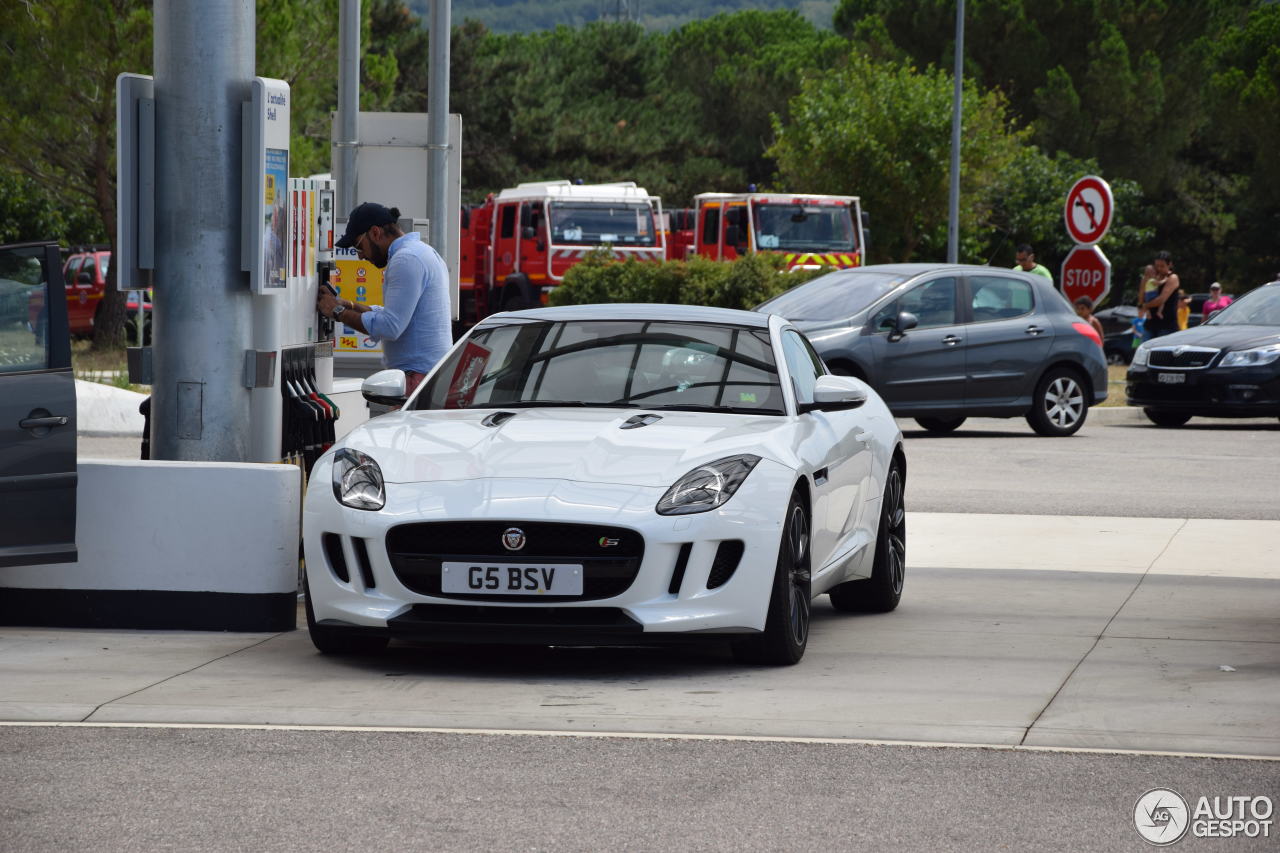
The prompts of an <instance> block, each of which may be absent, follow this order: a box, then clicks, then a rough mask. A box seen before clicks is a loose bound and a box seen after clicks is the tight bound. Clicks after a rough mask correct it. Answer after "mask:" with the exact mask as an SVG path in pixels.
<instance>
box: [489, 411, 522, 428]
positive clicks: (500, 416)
mask: <svg viewBox="0 0 1280 853" xmlns="http://www.w3.org/2000/svg"><path fill="white" fill-rule="evenodd" d="M515 416H516V413H515V412H494V413H493V414H492V415H487V416H485V419H484V420H482V421H481V422H480V425H481V426H487V427H500V426H502V425H503V424H505V423H506V422H507V421H509V420H511V419H512V418H514V417H515Z"/></svg>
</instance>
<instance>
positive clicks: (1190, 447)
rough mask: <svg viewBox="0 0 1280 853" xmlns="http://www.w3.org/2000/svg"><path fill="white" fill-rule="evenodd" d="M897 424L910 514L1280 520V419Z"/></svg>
mask: <svg viewBox="0 0 1280 853" xmlns="http://www.w3.org/2000/svg"><path fill="white" fill-rule="evenodd" d="M1091 414H1093V413H1091ZM898 423H899V426H900V427H901V428H902V432H903V435H904V436H905V437H906V444H907V448H906V449H907V509H908V510H914V511H917V512H986V513H999V514H1007V515H1102V516H1127V517H1137V518H1234V519H1267V520H1275V519H1280V422H1278V421H1275V420H1271V421H1247V422H1246V421H1236V422H1233V421H1221V420H1212V421H1210V420H1200V419H1193V420H1192V421H1191V422H1190V423H1188V424H1187V425H1186V426H1184V427H1181V428H1179V429H1159V428H1156V427H1153V426H1150V425H1146V424H1141V423H1134V424H1112V425H1106V424H1094V423H1089V422H1086V423H1085V426H1084V427H1083V428H1082V429H1081V430H1080V432H1078V433H1076V434H1075V435H1074V436H1071V437H1070V438H1042V437H1040V436H1037V435H1036V434H1035V433H1034V432H1032V431H1031V428H1030V427H1029V426H1027V423H1026V421H1024V420H1022V419H1021V418H1010V419H997V418H974V419H971V420H968V421H966V422H965V423H964V424H963V425H962V426H961V427H960V429H959V430H957V431H956V432H954V433H952V434H950V435H941V436H940V435H935V434H933V433H928V432H925V431H924V430H922V429H920V428H919V427H918V426H917V425H916V423H915V421H912V420H905V419H904V420H900V421H899V422H898Z"/></svg>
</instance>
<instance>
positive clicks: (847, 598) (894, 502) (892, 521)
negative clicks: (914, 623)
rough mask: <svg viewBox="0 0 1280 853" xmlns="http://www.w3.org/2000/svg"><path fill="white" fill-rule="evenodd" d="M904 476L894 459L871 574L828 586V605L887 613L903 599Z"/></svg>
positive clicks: (843, 610)
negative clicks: (829, 587)
mask: <svg viewBox="0 0 1280 853" xmlns="http://www.w3.org/2000/svg"><path fill="white" fill-rule="evenodd" d="M905 497H906V477H905V476H904V475H903V473H902V463H901V462H899V461H898V460H897V459H894V460H893V462H892V464H891V465H890V466H889V473H888V474H887V475H886V476H885V484H884V501H883V502H882V504H881V506H880V524H879V527H878V528H877V530H876V553H875V562H874V563H873V564H872V568H871V577H869V578H861V579H858V580H852V581H845V582H844V583H842V584H840V585H839V586H836V587H833V588H832V589H831V592H830V595H831V605H832V606H833V607H835V609H836V610H839V611H842V612H844V613H888V612H890V611H892V610H894V609H896V608H897V606H898V602H900V601H901V600H902V588H903V587H904V586H905V585H906V581H907V507H906V501H905Z"/></svg>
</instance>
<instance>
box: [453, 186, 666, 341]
mask: <svg viewBox="0 0 1280 853" xmlns="http://www.w3.org/2000/svg"><path fill="white" fill-rule="evenodd" d="M661 222H662V201H661V200H660V199H659V198H657V197H656V196H651V195H649V193H647V192H646V191H645V190H644V188H643V187H637V186H636V185H635V182H633V181H627V182H624V183H614V184H573V183H570V182H569V181H543V182H539V183H527V184H520V185H519V186H517V187H514V188H512V189H505V190H503V191H502V192H500V193H498V194H497V195H496V196H494V195H490V196H489V198H488V199H486V200H485V203H484V204H482V205H480V206H478V207H473V208H471V209H469V210H467V211H465V212H464V216H463V228H462V235H461V239H462V247H461V252H460V255H459V257H460V261H459V265H460V267H461V274H460V276H459V280H460V287H461V299H462V305H461V306H460V309H461V311H460V313H461V315H462V319H463V322H464V323H473V322H475V321H477V320H480V319H481V318H483V317H485V316H487V315H489V314H491V313H493V312H495V311H507V310H515V309H520V308H532V307H536V306H538V305H544V304H546V298H547V294H548V293H549V292H550V291H551V289H552V288H553V287H555V286H556V285H557V284H559V283H560V282H561V280H563V278H564V274H565V272H566V271H567V270H568V269H569V267H571V266H573V265H574V264H576V263H577V262H578V261H580V260H582V259H583V258H584V257H586V255H587V254H588V253H589V252H591V251H593V250H595V249H597V248H598V247H600V246H608V247H609V250H610V251H611V252H612V253H613V256H614V257H615V258H618V259H619V260H626V259H628V258H636V259H637V260H652V261H661V260H663V259H665V258H666V254H667V243H666V235H665V234H664V233H663V231H662V229H661V228H660V227H659V224H660V223H661Z"/></svg>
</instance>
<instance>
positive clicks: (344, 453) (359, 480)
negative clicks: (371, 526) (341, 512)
mask: <svg viewBox="0 0 1280 853" xmlns="http://www.w3.org/2000/svg"><path fill="white" fill-rule="evenodd" d="M333 496H334V497H335V498H337V499H338V503H340V504H342V505H343V506H349V507H351V508H352V509H368V510H378V509H382V508H383V507H384V506H385V505H386V503H387V490H386V488H385V487H384V485H383V482H382V469H381V468H379V467H378V463H377V462H374V461H373V457H371V456H368V455H366V454H364V453H361V452H360V451H359V450H352V449H351V448H349V447H344V448H342V449H341V450H339V451H337V452H336V453H334V454H333Z"/></svg>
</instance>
